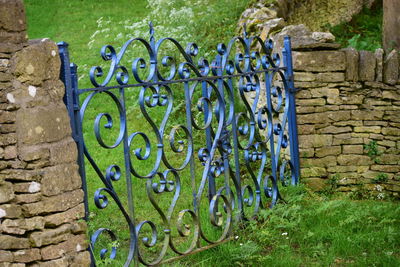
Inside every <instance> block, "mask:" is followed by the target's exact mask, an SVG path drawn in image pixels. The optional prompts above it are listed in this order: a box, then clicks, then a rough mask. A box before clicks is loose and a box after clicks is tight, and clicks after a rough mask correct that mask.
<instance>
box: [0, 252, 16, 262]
mask: <svg viewBox="0 0 400 267" xmlns="http://www.w3.org/2000/svg"><path fill="white" fill-rule="evenodd" d="M7 261H8V262H12V261H13V254H12V253H11V252H10V251H7V250H0V262H7Z"/></svg>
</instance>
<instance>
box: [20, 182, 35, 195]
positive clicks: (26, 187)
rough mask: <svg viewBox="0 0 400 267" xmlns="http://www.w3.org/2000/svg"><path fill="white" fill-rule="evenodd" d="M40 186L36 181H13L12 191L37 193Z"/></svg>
mask: <svg viewBox="0 0 400 267" xmlns="http://www.w3.org/2000/svg"><path fill="white" fill-rule="evenodd" d="M40 187H41V185H40V183H37V182H27V183H25V182H23V183H14V191H15V192H17V193H37V192H39V191H40Z"/></svg>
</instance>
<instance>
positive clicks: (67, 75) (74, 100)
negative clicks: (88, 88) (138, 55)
mask: <svg viewBox="0 0 400 267" xmlns="http://www.w3.org/2000/svg"><path fill="white" fill-rule="evenodd" d="M57 45H58V50H59V54H60V59H61V73H60V78H61V80H62V81H63V82H64V85H65V95H64V103H65V104H66V106H67V110H68V115H69V117H70V124H71V128H72V138H73V139H74V141H75V143H76V144H77V149H78V166H79V174H80V176H81V180H82V190H83V192H84V194H85V198H84V206H85V220H88V218H89V203H88V198H87V184H86V172H85V159H84V152H83V135H82V122H81V116H80V114H79V95H78V77H77V66H76V65H75V64H73V63H72V64H71V62H70V59H69V52H68V43H66V42H60V43H58V44H57Z"/></svg>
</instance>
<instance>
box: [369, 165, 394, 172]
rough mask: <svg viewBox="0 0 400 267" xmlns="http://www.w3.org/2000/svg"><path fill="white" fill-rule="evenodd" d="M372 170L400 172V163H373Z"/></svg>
mask: <svg viewBox="0 0 400 267" xmlns="http://www.w3.org/2000/svg"><path fill="white" fill-rule="evenodd" d="M371 170H373V171H380V172H385V173H386V172H394V173H396V172H400V166H399V165H372V166H371Z"/></svg>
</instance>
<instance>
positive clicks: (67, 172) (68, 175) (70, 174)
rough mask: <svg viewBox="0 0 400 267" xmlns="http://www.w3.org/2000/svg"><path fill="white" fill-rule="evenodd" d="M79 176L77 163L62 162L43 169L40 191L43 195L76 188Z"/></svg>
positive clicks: (56, 193)
mask: <svg viewBox="0 0 400 267" xmlns="http://www.w3.org/2000/svg"><path fill="white" fill-rule="evenodd" d="M80 186H81V177H80V175H79V173H78V165H77V164H75V163H74V164H63V165H58V166H54V167H50V168H46V169H44V170H43V178H42V193H43V195H44V196H53V195H58V194H60V193H61V192H65V191H71V190H74V189H78V188H80Z"/></svg>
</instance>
